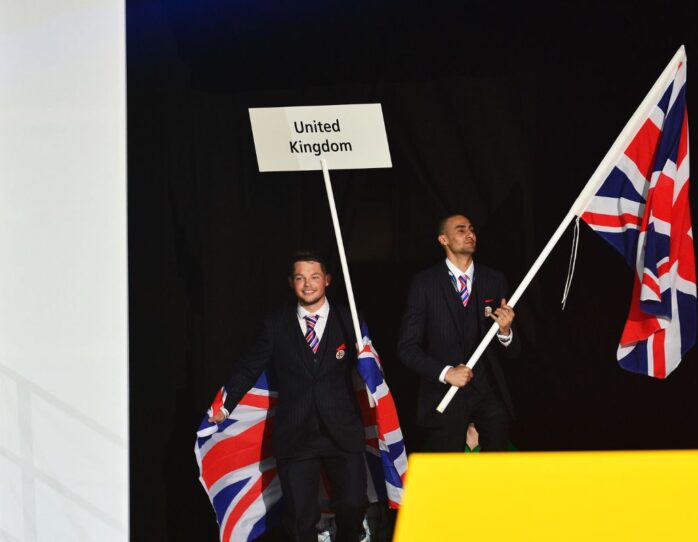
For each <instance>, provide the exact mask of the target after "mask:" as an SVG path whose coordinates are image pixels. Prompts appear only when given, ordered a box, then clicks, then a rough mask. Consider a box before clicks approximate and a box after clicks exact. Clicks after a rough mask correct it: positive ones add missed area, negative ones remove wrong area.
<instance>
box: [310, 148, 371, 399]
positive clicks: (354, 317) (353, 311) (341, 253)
mask: <svg viewBox="0 0 698 542" xmlns="http://www.w3.org/2000/svg"><path fill="white" fill-rule="evenodd" d="M320 163H321V164H322V175H323V177H324V178H325V189H326V190H327V199H328V200H329V202H330V214H331V215H332V224H333V225H334V236H335V238H336V239H337V248H338V250H339V260H340V261H341V262H342V272H343V273H344V284H345V285H346V287H347V298H348V299H349V310H350V311H351V321H352V323H353V324H354V333H356V341H357V342H358V344H359V348H362V347H363V337H362V336H361V326H360V325H359V315H358V313H357V312H356V302H355V301H354V290H353V288H352V287H351V278H349V266H348V265H347V255H346V254H345V252H344V241H343V240H342V231H341V230H340V229H339V219H338V218H337V206H336V205H335V203H334V192H332V183H331V182H330V171H329V170H328V169H327V160H325V159H324V158H321V159H320ZM369 397H370V395H369Z"/></svg>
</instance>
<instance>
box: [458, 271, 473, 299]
mask: <svg viewBox="0 0 698 542" xmlns="http://www.w3.org/2000/svg"><path fill="white" fill-rule="evenodd" d="M458 286H459V288H458V293H459V294H460V300H461V301H462V302H463V306H464V307H466V306H467V305H468V299H470V290H468V275H461V276H460V277H458Z"/></svg>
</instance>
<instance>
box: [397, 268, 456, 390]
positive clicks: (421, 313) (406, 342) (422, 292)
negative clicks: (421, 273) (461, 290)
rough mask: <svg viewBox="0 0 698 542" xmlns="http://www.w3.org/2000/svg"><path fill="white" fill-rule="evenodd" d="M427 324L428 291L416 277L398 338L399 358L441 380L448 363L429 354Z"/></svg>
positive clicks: (429, 376) (427, 374)
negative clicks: (425, 338)
mask: <svg viewBox="0 0 698 542" xmlns="http://www.w3.org/2000/svg"><path fill="white" fill-rule="evenodd" d="M426 325H427V292H426V289H425V287H424V284H423V282H422V281H420V280H419V279H418V277H415V279H414V280H413V281H412V284H411V286H410V290H409V293H408V295H407V303H406V304H405V312H404V314H403V316H402V326H401V328H400V337H399V339H398V346H397V352H398V358H399V360H400V362H402V364H403V365H405V366H407V367H408V368H409V369H411V370H413V371H415V372H416V373H418V374H419V375H420V376H422V377H424V378H427V379H428V380H432V381H434V382H439V376H440V375H441V371H443V368H444V367H445V366H446V365H448V364H447V363H445V362H442V361H439V360H437V359H436V358H434V357H433V356H430V355H429V354H427V352H426V351H425V350H424V335H425V331H426Z"/></svg>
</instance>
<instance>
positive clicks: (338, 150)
mask: <svg viewBox="0 0 698 542" xmlns="http://www.w3.org/2000/svg"><path fill="white" fill-rule="evenodd" d="M249 111H250V122H251V123H252V135H253V137H254V145H255V150H256V151H257V164H258V165H259V171H262V172H264V171H309V170H319V169H322V168H321V165H320V159H321V158H324V159H325V160H326V161H327V165H328V168H329V169H369V168H380V167H392V162H391V161H390V150H389V148H388V137H387V136H386V133H385V123H384V122H383V111H382V110H381V104H350V105H318V106H308V107H265V108H250V109H249Z"/></svg>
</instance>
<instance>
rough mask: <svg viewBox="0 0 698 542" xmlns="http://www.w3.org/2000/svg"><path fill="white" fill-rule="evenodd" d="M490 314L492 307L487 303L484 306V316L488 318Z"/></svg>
mask: <svg viewBox="0 0 698 542" xmlns="http://www.w3.org/2000/svg"><path fill="white" fill-rule="evenodd" d="M490 316H492V307H490V306H489V305H488V306H486V307H485V318H489V317H490Z"/></svg>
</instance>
